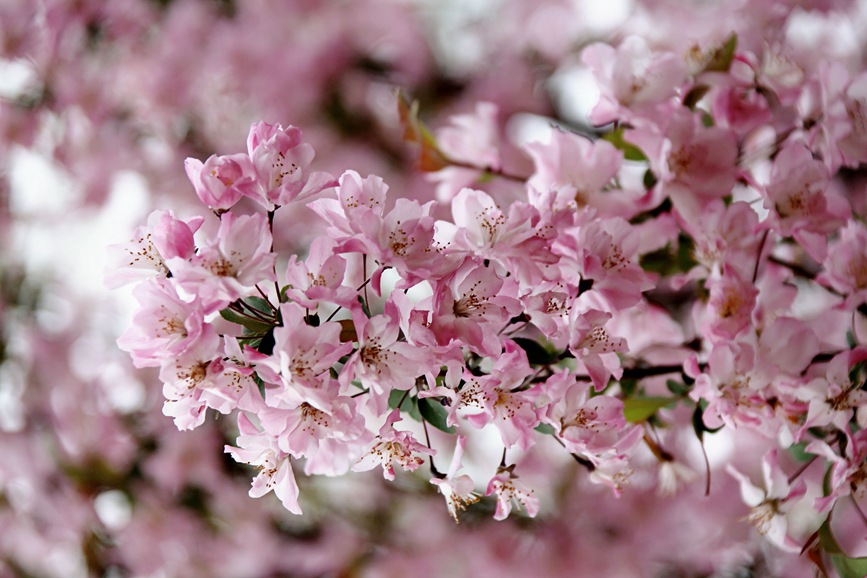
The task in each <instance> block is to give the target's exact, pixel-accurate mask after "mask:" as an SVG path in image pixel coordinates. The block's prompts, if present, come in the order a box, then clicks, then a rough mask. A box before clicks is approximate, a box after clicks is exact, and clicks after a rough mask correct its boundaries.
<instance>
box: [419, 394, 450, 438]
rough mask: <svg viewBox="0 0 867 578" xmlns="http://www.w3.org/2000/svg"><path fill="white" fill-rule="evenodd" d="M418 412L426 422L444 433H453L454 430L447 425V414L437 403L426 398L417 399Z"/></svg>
mask: <svg viewBox="0 0 867 578" xmlns="http://www.w3.org/2000/svg"><path fill="white" fill-rule="evenodd" d="M418 411H419V413H421V416H422V417H423V418H424V420H425V421H426V422H428V423H429V424H431V425H432V426H434V427H435V428H437V429H438V430H442V431H444V432H446V433H450V434H453V433H455V428H454V427H452V426H450V425H448V424H447V423H446V422H447V420H448V416H449V412H448V410H447V409H446V408H444V407H443V406H442V404H440V403H439V402H438V401H434V400H432V399H430V398H427V397H422V398H419V399H418Z"/></svg>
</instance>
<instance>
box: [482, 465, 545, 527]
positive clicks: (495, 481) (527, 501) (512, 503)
mask: <svg viewBox="0 0 867 578" xmlns="http://www.w3.org/2000/svg"><path fill="white" fill-rule="evenodd" d="M514 469H515V466H514V465H512V466H509V467H507V468H504V467H500V468H498V469H497V473H496V474H495V475H494V477H493V478H491V481H490V482H488V488H487V490H486V491H485V495H486V496H490V495H493V494H496V495H497V509H496V511H495V512H494V519H495V520H505V519H506V518H508V517H509V514H511V513H512V508H514V507H517V508H518V510H521V509H523V510H526V513H527V516H529V517H531V518H535V517H536V514H538V513H539V499H538V498H537V497H536V496H535V491H534V490H533V489H532V488H529V487H527V485H526V484H524V483H523V482H521V481H520V480H519V479H518V476H516V475H515V473H514Z"/></svg>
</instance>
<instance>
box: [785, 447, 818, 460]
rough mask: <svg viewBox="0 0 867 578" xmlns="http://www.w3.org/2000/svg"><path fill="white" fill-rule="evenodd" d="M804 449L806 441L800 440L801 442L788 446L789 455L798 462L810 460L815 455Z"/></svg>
mask: <svg viewBox="0 0 867 578" xmlns="http://www.w3.org/2000/svg"><path fill="white" fill-rule="evenodd" d="M806 449H807V442H801V443H797V444H794V445H792V446H791V447H790V448H789V455H790V456H792V458H794V459H795V460H796V461H798V462H809V461H810V460H812V459H813V458H815V457H816V456H814V455H813V454H811V453H808V452H807V451H806Z"/></svg>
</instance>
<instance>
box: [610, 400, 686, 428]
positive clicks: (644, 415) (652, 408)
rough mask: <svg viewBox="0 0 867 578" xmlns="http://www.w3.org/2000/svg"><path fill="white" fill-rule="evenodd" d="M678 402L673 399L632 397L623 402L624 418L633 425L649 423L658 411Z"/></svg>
mask: <svg viewBox="0 0 867 578" xmlns="http://www.w3.org/2000/svg"><path fill="white" fill-rule="evenodd" d="M676 402H677V399H676V398H673V397H657V396H650V397H631V398H629V399H625V400H623V416H624V417H625V418H626V421H628V422H631V423H639V422H642V421H647V420H648V419H649V418H650V417H651V416H652V415H653V414H655V413H656V412H657V411H658V410H660V409H662V408H664V407H667V406H669V405H672V404H674V403H676Z"/></svg>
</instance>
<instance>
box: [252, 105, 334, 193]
mask: <svg viewBox="0 0 867 578" xmlns="http://www.w3.org/2000/svg"><path fill="white" fill-rule="evenodd" d="M247 153H248V154H249V159H250V163H252V166H253V169H254V171H255V174H256V177H257V178H256V182H257V184H258V189H259V190H258V192H256V193H251V192H248V193H247V194H248V196H251V197H252V198H253V199H255V200H257V201H259V202H260V203H261V204H262V205H263V206H264V207H265V208H267V209H268V210H272V209H273V207H275V206H277V207H279V206H282V205H287V204H289V203H290V202H292V201H296V200H300V199H304V198H307V197H309V196H311V195H315V194H316V193H319V192H321V191H322V190H324V189H326V188H329V187H333V186H335V185H336V184H337V183H336V181H335V180H334V179H333V178H332V177H331V175H328V174H326V173H316V172H311V171H310V165H311V163H312V162H313V156H314V151H313V147H311V146H310V145H309V144H307V143H304V142H301V130H300V129H298V128H296V127H294V126H287V127H286V128H283V126H282V125H279V124H277V125H272V124H268V123H266V122H259V123H254V124H253V125H252V126H251V127H250V134H249V135H248V136H247Z"/></svg>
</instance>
